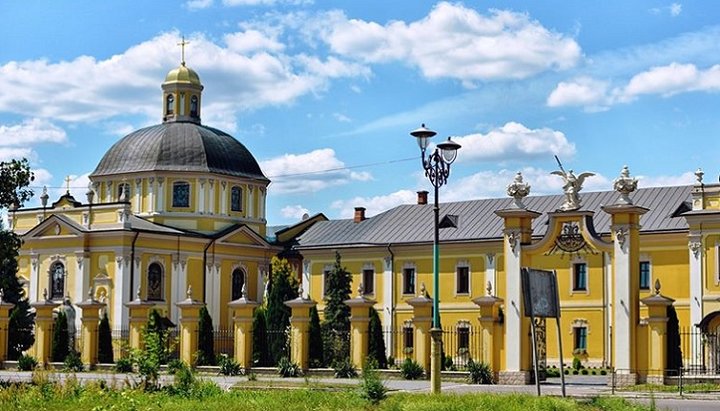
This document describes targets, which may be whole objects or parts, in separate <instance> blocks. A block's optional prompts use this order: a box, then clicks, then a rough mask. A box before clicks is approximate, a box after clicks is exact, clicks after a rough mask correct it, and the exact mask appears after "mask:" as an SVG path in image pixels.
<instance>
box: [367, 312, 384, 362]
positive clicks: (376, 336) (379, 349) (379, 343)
mask: <svg viewBox="0 0 720 411" xmlns="http://www.w3.org/2000/svg"><path fill="white" fill-rule="evenodd" d="M368 333H369V335H368V338H369V341H368V357H369V358H371V359H373V360H375V362H376V363H377V367H378V368H381V369H384V368H387V357H386V356H385V339H384V338H383V330H382V322H381V321H380V316H379V315H378V313H377V311H375V309H374V308H372V307H371V308H370V324H369V326H368Z"/></svg>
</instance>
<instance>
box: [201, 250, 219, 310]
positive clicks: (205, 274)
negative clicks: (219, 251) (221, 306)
mask: <svg viewBox="0 0 720 411" xmlns="http://www.w3.org/2000/svg"><path fill="white" fill-rule="evenodd" d="M215 240H216V238H213V239H212V240H210V242H209V243H208V244H207V245H206V246H205V249H204V250H203V276H202V278H203V299H202V301H203V302H204V303H207V301H206V298H205V296H206V295H207V290H206V288H207V250H208V249H209V248H210V246H211V245H213V244H214V243H215Z"/></svg>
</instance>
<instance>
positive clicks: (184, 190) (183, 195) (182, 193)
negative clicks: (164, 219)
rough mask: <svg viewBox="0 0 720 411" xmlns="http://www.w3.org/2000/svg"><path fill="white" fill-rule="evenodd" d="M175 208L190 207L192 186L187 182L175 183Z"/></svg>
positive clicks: (173, 203) (173, 200) (173, 202)
mask: <svg viewBox="0 0 720 411" xmlns="http://www.w3.org/2000/svg"><path fill="white" fill-rule="evenodd" d="M172 206H173V207H190V184H189V183H186V182H182V181H181V182H175V183H173V198H172Z"/></svg>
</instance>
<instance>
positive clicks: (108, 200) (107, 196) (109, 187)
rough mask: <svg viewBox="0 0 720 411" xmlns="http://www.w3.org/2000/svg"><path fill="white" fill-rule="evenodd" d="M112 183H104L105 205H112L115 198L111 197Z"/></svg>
mask: <svg viewBox="0 0 720 411" xmlns="http://www.w3.org/2000/svg"><path fill="white" fill-rule="evenodd" d="M112 186H113V183H112V181H108V182H107V183H105V202H106V203H112V202H113V201H115V196H114V195H113V189H112Z"/></svg>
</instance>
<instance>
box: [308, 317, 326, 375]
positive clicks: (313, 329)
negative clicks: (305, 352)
mask: <svg viewBox="0 0 720 411" xmlns="http://www.w3.org/2000/svg"><path fill="white" fill-rule="evenodd" d="M308 333H309V334H310V341H309V343H310V366H311V367H321V366H322V365H323V362H324V359H323V340H322V329H321V328H320V316H319V315H318V310H317V307H315V306H313V307H312V308H311V309H310V325H309V329H308Z"/></svg>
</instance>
